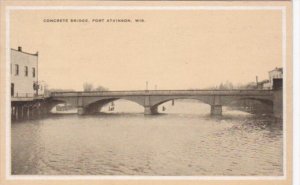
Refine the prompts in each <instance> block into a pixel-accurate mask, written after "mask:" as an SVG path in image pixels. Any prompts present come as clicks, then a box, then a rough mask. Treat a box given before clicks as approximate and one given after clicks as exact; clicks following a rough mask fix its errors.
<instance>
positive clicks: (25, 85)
mask: <svg viewBox="0 0 300 185" xmlns="http://www.w3.org/2000/svg"><path fill="white" fill-rule="evenodd" d="M10 59H11V60H10V61H11V64H10V76H11V96H12V97H33V96H35V95H37V94H38V90H37V88H38V85H37V84H38V53H35V54H31V53H27V52H23V51H22V48H21V47H18V49H17V50H16V49H11V58H10Z"/></svg>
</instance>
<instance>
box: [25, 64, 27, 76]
mask: <svg viewBox="0 0 300 185" xmlns="http://www.w3.org/2000/svg"><path fill="white" fill-rule="evenodd" d="M25 76H28V67H27V66H25Z"/></svg>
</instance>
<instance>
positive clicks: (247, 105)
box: [226, 98, 273, 114]
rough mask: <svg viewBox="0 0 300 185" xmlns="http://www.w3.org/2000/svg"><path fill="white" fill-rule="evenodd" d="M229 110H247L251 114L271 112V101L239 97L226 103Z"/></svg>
mask: <svg viewBox="0 0 300 185" xmlns="http://www.w3.org/2000/svg"><path fill="white" fill-rule="evenodd" d="M226 107H227V109H229V110H236V111H242V112H247V113H251V114H272V113H273V101H271V100H268V99H260V98H240V99H237V100H233V101H231V102H229V103H228V104H227V105H226Z"/></svg>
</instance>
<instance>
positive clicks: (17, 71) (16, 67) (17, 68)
mask: <svg viewBox="0 0 300 185" xmlns="http://www.w3.org/2000/svg"><path fill="white" fill-rule="evenodd" d="M15 75H16V76H17V75H19V65H18V64H16V65H15Z"/></svg>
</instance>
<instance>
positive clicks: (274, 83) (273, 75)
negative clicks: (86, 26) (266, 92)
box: [269, 67, 283, 89]
mask: <svg viewBox="0 0 300 185" xmlns="http://www.w3.org/2000/svg"><path fill="white" fill-rule="evenodd" d="M282 78H283V69H282V68H277V67H276V68H275V69H273V70H272V71H269V81H270V86H271V88H272V89H281V88H282Z"/></svg>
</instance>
